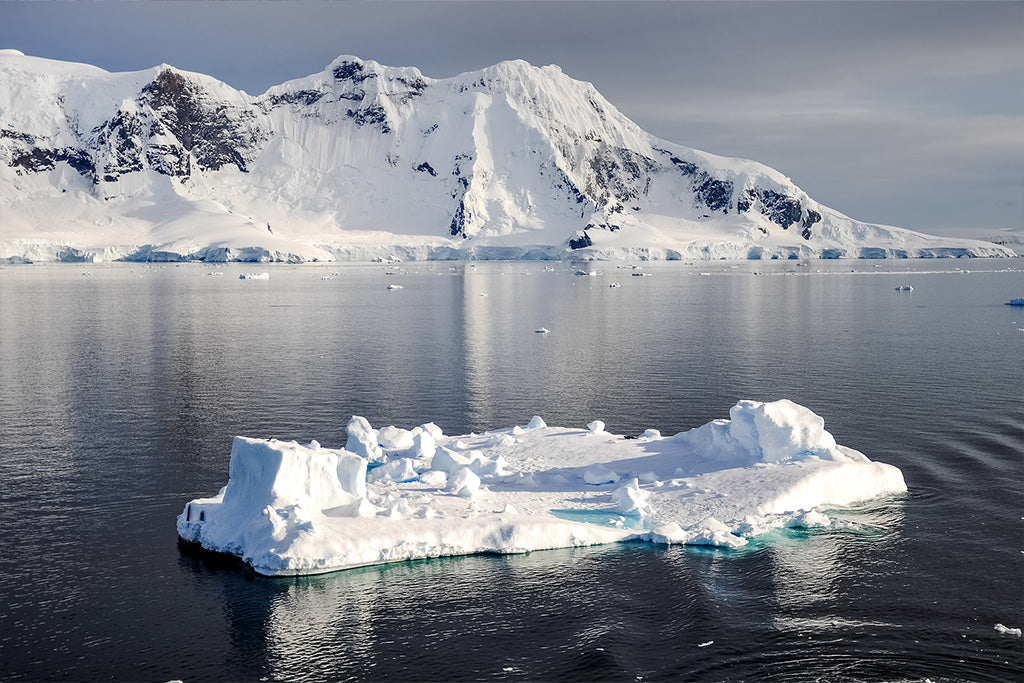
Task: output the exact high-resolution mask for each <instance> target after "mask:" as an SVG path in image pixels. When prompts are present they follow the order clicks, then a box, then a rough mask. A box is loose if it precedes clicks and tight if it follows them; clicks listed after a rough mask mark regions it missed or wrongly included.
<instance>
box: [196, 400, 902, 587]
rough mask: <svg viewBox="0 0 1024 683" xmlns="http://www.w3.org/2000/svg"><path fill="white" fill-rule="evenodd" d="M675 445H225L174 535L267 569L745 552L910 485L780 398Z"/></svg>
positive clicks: (372, 434)
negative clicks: (654, 549)
mask: <svg viewBox="0 0 1024 683" xmlns="http://www.w3.org/2000/svg"><path fill="white" fill-rule="evenodd" d="M729 415H730V419H728V420H715V421H713V422H709V423H708V424H705V425H703V426H701V427H698V428H696V429H691V430H689V431H686V432H681V433H679V434H676V435H675V436H670V437H662V436H661V434H660V433H659V432H658V431H657V430H653V429H649V430H647V431H645V432H644V433H643V435H641V436H640V437H637V438H627V437H625V436H620V435H615V434H611V433H609V432H607V431H605V429H604V427H605V425H604V423H603V422H601V421H600V420H595V421H593V422H591V423H590V424H589V425H587V428H586V429H571V428H565V427H549V426H547V425H546V424H545V422H544V420H542V419H541V418H540V417H534V418H533V420H531V421H530V423H529V424H528V425H526V426H525V427H518V426H517V427H512V428H508V429H500V430H496V431H492V432H486V433H483V434H469V435H464V436H445V435H444V434H443V433H442V431H441V429H440V428H439V427H437V425H434V424H433V423H428V424H424V425H421V426H419V427H416V428H415V429H412V430H406V429H401V428H398V427H391V426H389V427H385V428H383V429H379V430H378V429H374V428H373V427H372V426H371V425H370V423H369V422H368V421H367V420H365V419H364V418H362V417H358V416H357V417H353V418H352V420H351V421H350V422H349V425H348V442H347V444H346V447H345V448H344V449H337V450H335V449H329V448H323V447H321V446H320V444H319V443H317V442H316V441H313V442H311V443H310V444H308V445H301V444H299V443H296V442H294V441H278V440H275V439H270V440H263V439H250V438H245V437H236V438H235V441H234V445H233V447H232V450H231V463H230V472H229V480H228V484H227V486H225V487H224V488H223V489H221V490H220V492H219V493H218V494H217V495H216V496H214V497H212V498H200V499H196V500H193V501H191V502H189V503H188V504H187V505H186V506H185V509H184V510H183V511H182V513H181V515H179V516H178V523H177V526H178V533H179V535H180V536H181V537H182V538H183V539H185V540H186V541H191V542H195V543H199V544H201V545H202V546H203V547H204V548H207V549H209V550H213V551H219V552H226V553H231V554H234V555H237V556H239V557H241V558H242V559H243V560H244V561H245V562H247V563H249V564H250V565H251V566H252V567H253V568H254V569H255V570H256V571H257V572H258V573H260V574H265V575H296V574H318V573H324V572H331V571H336V570H340V569H346V568H350V567H358V566H364V565H371V564H379V563H385V562H396V561H401V560H412V559H422V558H431V557H443V556H452V555H468V554H474V553H520V552H528V551H531V550H541V549H548V548H562V547H569V546H583V545H596V544H601V543H612V542H616V541H627V540H644V541H650V542H654V543H679V544H705V545H718V546H725V547H731V548H736V547H741V546H743V545H745V544H746V543H747V542H748V539H749V538H751V537H752V536H756V535H759V534H762V533H765V532H767V531H769V530H771V529H772V528H776V527H782V526H797V527H828V526H829V525H830V524H831V520H830V519H829V518H828V517H827V516H826V515H825V514H823V513H822V511H821V510H822V509H824V508H831V507H842V506H845V505H849V504H851V503H854V502H857V501H863V500H868V499H871V498H875V497H879V496H885V495H889V494H895V493H901V492H904V491H906V490H907V487H906V484H905V483H904V481H903V475H902V473H901V472H900V471H899V470H898V469H897V468H895V467H893V466H891V465H886V464H883V463H878V462H872V461H870V460H868V458H867V457H865V456H864V455H863V454H861V453H859V452H858V451H855V450H853V449H851V448H846V447H845V446H840V445H838V444H836V442H835V439H834V438H833V437H832V435H831V434H829V432H827V431H825V429H824V420H822V418H820V417H819V416H817V415H816V414H814V413H813V412H811V411H810V410H809V409H807V408H804V407H803V406H800V405H797V404H796V403H793V402H791V401H787V400H781V401H775V402H772V403H759V402H756V401H740V402H739V403H737V404H736V405H735V406H733V407H732V409H731V410H730V411H729Z"/></svg>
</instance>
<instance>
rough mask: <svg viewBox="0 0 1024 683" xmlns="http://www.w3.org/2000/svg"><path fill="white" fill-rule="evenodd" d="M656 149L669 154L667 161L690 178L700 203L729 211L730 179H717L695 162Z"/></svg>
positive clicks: (730, 200) (730, 201) (730, 202)
mask: <svg viewBox="0 0 1024 683" xmlns="http://www.w3.org/2000/svg"><path fill="white" fill-rule="evenodd" d="M658 151H659V152H661V153H662V154H667V155H669V161H671V162H672V164H673V165H674V166H675V167H676V168H677V169H679V171H680V172H682V174H683V176H684V177H687V178H690V179H691V182H692V183H693V193H694V194H695V195H697V197H696V199H697V202H698V203H699V204H700V205H703V206H706V207H707V208H709V209H711V210H712V211H724V212H725V213H729V207H730V205H731V204H732V191H733V184H732V181H731V180H719V179H718V178H715V177H714V176H712V175H711V174H710V173H708V172H707V171H704V170H701V168H700V167H699V166H697V164H694V163H692V162H690V161H683V160H682V159H680V158H679V157H676V156H672V155H670V154H669V152H668V151H667V150H658Z"/></svg>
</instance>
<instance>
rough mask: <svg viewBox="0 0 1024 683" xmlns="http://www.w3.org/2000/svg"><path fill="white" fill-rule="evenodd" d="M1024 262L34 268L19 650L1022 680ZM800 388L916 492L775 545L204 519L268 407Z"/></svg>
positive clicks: (512, 410)
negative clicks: (848, 521) (297, 528)
mask: <svg viewBox="0 0 1024 683" xmlns="http://www.w3.org/2000/svg"><path fill="white" fill-rule="evenodd" d="M251 272H267V273H268V274H269V277H267V278H265V279H243V278H240V275H243V274H246V273H251ZM389 285H396V287H393V288H390V289H389ZM613 285H618V286H613ZM398 286H400V287H401V288H400V289H399V288H398ZM903 286H909V287H912V289H898V288H900V287H903ZM1021 296H1024V263H1022V261H1021V260H1020V259H991V260H988V259H985V260H973V259H936V260H905V261H902V260H901V261H863V260H855V261H849V260H843V261H743V262H730V261H714V262H658V263H654V262H650V263H647V262H635V263H626V262H619V263H616V262H580V263H568V262H431V263H368V264H299V265H286V264H226V265H217V266H215V265H205V264H173V263H171V264H143V263H112V264H31V265H9V266H5V267H3V268H2V269H0V679H2V680H4V681H22V680H30V681H49V680H81V681H98V680H130V681H170V680H183V681H304V680H311V681H328V680H330V681H378V680H379V681H383V680H388V681H479V680H487V681H490V680H495V681H605V680H607V681H627V680H628V681H641V680H643V681H646V680H651V681H680V680H685V681H759V680H778V681H788V680H793V681H925V680H931V681H1009V680H1021V679H1022V678H1024V640H1022V639H1021V638H1020V637H1019V636H1017V635H1014V634H1013V632H1009V633H1007V632H1003V631H1001V630H999V629H997V624H999V625H1003V626H1005V627H1007V628H1011V629H1013V628H1022V627H1024V521H1022V515H1024V309H1022V308H1019V307H1013V306H1008V305H1006V302H1008V301H1009V300H1010V299H1012V298H1015V297H1021ZM542 327H543V328H546V329H547V330H549V332H548V333H547V334H537V333H536V332H535V330H537V329H539V328H542ZM780 398H788V399H791V400H793V401H796V402H797V403H800V404H802V405H804V406H807V407H808V408H810V409H811V410H813V411H814V412H816V413H817V414H819V415H820V416H822V417H823V418H824V420H825V427H826V429H828V430H829V431H830V432H832V434H833V435H834V436H835V437H836V440H837V441H838V442H839V443H841V444H844V445H846V446H849V447H851V448H855V449H857V450H859V451H862V452H863V453H865V454H866V455H867V456H868V457H870V458H871V459H873V460H879V461H882V462H886V463H890V464H892V465H895V466H897V467H899V468H900V469H901V470H902V471H903V474H904V477H905V479H906V482H907V486H908V488H909V492H908V493H907V494H906V495H904V496H897V497H890V498H885V499H880V500H875V501H867V502H864V503H862V504H858V505H856V506H854V507H853V508H851V509H850V510H847V511H845V514H846V515H847V516H849V517H851V518H853V519H856V520H858V521H859V523H858V524H856V525H853V526H850V527H849V528H845V527H844V528H840V529H832V530H818V531H795V530H789V531H777V532H773V533H772V534H769V535H767V536H763V537H758V538H755V539H753V541H752V542H751V543H750V544H749V546H748V547H747V548H744V549H740V550H724V549H713V548H707V547H682V546H664V545H651V544H644V543H625V544H617V545H608V546H599V547H590V548H575V549H566V550H552V551H543V552H533V553H529V554H523V555H507V556H471V557H458V558H447V559H438V560H427V561H417V562H402V563H397V564H389V565H383V566H376V567H369V568H362V569H355V570H349V571H342V572H336V573H333V574H326V575H321V576H314V577H306V578H266V577H261V576H259V575H256V574H255V573H254V572H253V571H252V570H251V569H248V568H247V567H246V566H245V565H243V564H241V563H240V562H238V561H235V560H232V559H230V558H226V557H224V556H218V555H211V554H207V553H205V552H201V551H197V550H196V549H195V548H193V547H190V546H187V545H184V544H181V543H179V541H178V537H177V534H176V530H175V518H176V516H177V515H178V514H179V513H180V512H181V511H182V509H183V508H184V505H185V503H186V502H188V501H189V500H191V499H193V498H196V497H202V496H208V495H212V494H214V493H216V492H217V491H218V489H220V488H221V487H222V486H223V485H224V484H225V483H226V482H227V478H228V461H229V454H230V449H231V442H232V438H233V437H234V436H235V435H245V436H252V437H276V438H278V439H296V440H299V441H301V442H308V441H309V440H311V439H316V440H318V441H320V442H321V443H322V444H323V445H324V446H328V447H341V446H343V445H344V443H345V439H346V433H345V427H346V425H347V423H348V420H349V418H350V417H351V416H352V415H362V416H364V417H366V418H367V419H368V420H369V421H370V422H371V423H372V424H373V425H374V426H376V427H380V426H384V425H389V424H393V425H397V426H400V427H407V428H411V427H413V426H416V425H419V424H422V423H424V422H428V421H433V422H435V423H437V424H438V425H439V426H440V427H441V428H442V429H443V430H444V431H445V433H446V434H464V433H468V432H471V431H476V432H480V431H485V430H490V429H496V428H502V427H510V426H513V425H517V424H519V425H522V424H526V423H527V422H528V421H529V420H530V418H531V417H532V416H534V415H540V416H542V417H543V418H544V420H546V421H547V423H548V424H549V425H559V426H567V427H583V426H585V425H586V424H587V423H588V422H590V421H591V420H595V419H600V420H603V421H604V422H605V423H606V425H607V429H608V430H609V431H611V432H614V433H617V434H626V435H636V434H640V433H641V432H643V431H644V430H645V429H648V428H654V429H659V430H660V431H661V432H662V433H663V434H666V435H667V434H673V433H676V432H679V431H684V430H687V429H690V428H693V427H697V426H699V425H701V424H703V423H705V422H707V421H709V420H714V419H718V418H726V417H728V411H729V408H730V406H732V405H733V404H734V403H735V402H736V401H737V400H740V399H754V400H761V401H768V400H775V399H780Z"/></svg>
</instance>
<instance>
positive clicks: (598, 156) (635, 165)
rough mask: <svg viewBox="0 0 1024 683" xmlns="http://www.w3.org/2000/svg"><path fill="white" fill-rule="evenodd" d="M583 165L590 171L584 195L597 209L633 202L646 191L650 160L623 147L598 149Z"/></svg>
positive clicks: (651, 166)
mask: <svg viewBox="0 0 1024 683" xmlns="http://www.w3.org/2000/svg"><path fill="white" fill-rule="evenodd" d="M567 158H568V157H567ZM586 163H587V166H588V167H589V168H590V171H591V173H590V174H588V177H587V185H586V194H587V196H589V197H592V198H593V199H594V200H595V202H596V203H597V204H598V205H608V204H612V203H613V200H615V202H614V203H616V204H621V203H625V202H630V201H632V200H635V199H637V198H638V197H639V196H640V194H641V193H642V191H643V190H642V188H643V187H646V180H647V173H649V172H650V171H651V170H652V169H653V168H654V166H655V164H654V161H653V160H652V159H649V158H648V157H646V156H644V155H642V154H638V153H636V152H633V151H632V150H629V149H626V148H624V147H602V148H601V149H600V150H599V151H597V152H596V153H594V154H592V155H591V156H590V157H589V158H588V159H587V162H586ZM641 179H643V180H644V182H643V183H641Z"/></svg>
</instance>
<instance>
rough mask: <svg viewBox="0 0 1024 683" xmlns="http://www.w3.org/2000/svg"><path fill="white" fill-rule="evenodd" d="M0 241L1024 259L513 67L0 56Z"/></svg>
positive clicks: (277, 250)
mask: <svg viewBox="0 0 1024 683" xmlns="http://www.w3.org/2000/svg"><path fill="white" fill-rule="evenodd" d="M839 163H841V160H837V164H839ZM783 223H785V225H783ZM0 228H2V232H0V258H6V259H25V260H36V261H53V260H58V261H60V260H63V261H108V260H115V259H127V260H143V261H145V260H202V261H227V260H235V261H290V262H299V261H311V260H320V261H330V260H354V261H370V260H374V259H380V260H387V259H399V258H400V259H402V260H425V259H473V258H495V259H523V258H527V259H560V258H579V257H587V258H600V259H616V258H619V259H623V258H645V259H682V258H686V259H719V258H742V259H746V258H770V257H772V256H778V257H782V258H785V257H789V256H793V257H819V256H820V257H829V258H832V257H847V258H851V257H869V258H886V257H907V256H1012V255H1013V251H1012V250H1011V249H1010V248H1008V247H1005V246H997V245H994V244H992V243H989V242H983V241H977V240H962V239H952V238H938V237H932V236H928V235H925V234H922V233H917V232H911V231H908V230H903V229H899V228H893V227H888V226H881V225H874V224H867V223H862V222H858V221H856V220H853V219H851V218H849V217H847V216H844V215H843V214H841V213H839V212H837V211H834V210H832V209H829V208H828V207H825V206H822V205H820V204H819V203H817V202H816V201H814V200H813V199H811V198H810V197H809V196H807V194H806V193H805V192H803V191H802V190H801V189H800V188H798V187H797V186H796V185H794V184H793V182H792V181H790V179H789V178H787V177H785V176H784V175H783V174H781V173H779V172H778V171H776V170H774V169H771V168H769V167H767V166H764V165H762V164H759V163H757V162H754V161H749V160H745V159H733V158H725V157H720V156H715V155H713V154H708V153H706V152H701V151H698V150H694V149H690V148H687V147H683V146H681V145H678V144H674V143H670V142H667V141H665V140H661V139H658V138H656V137H654V136H652V135H650V134H648V133H646V132H645V131H643V130H641V129H640V128H639V127H638V126H637V125H636V124H635V123H633V122H632V121H630V120H629V119H627V118H626V117H625V116H623V115H622V114H621V113H620V112H619V111H618V110H617V109H616V108H615V107H614V106H613V105H612V104H610V103H609V102H608V101H607V100H605V99H604V98H603V97H602V96H601V95H600V93H598V92H597V90H596V89H595V88H594V87H593V85H591V84H590V83H585V82H581V81H577V80H574V79H572V78H570V77H569V76H567V75H565V74H564V73H562V71H561V70H560V69H559V68H558V67H557V66H545V67H535V66H532V65H530V64H528V63H526V62H524V61H521V60H516V61H509V62H502V63H500V64H496V65H494V66H491V67H488V68H485V69H482V70H480V71H475V72H470V73H465V74H460V75H458V76H454V77H452V78H446V79H432V78H428V77H425V76H423V75H422V74H421V73H420V72H419V71H418V70H417V69H415V68H396V67H387V66H383V65H381V64H378V63H376V62H373V61H364V60H361V59H359V58H357V57H352V56H341V57H338V58H337V59H336V60H334V61H333V62H332V63H331V64H329V65H328V66H327V67H326V68H325V69H324V70H323V71H322V72H320V73H317V74H313V75H310V76H307V77H305V78H300V79H296V80H293V81H289V82H287V83H283V84H281V85H278V86H274V87H273V88H270V89H269V90H268V91H267V92H266V93H263V94H262V95H258V96H253V95H249V94H247V93H245V92H243V91H239V90H235V89H234V88H232V87H230V86H229V85H227V84H225V83H222V82H220V81H218V80H216V79H214V78H211V77H209V76H205V75H203V74H198V73H191V72H187V71H182V70H179V69H175V68H174V67H171V66H168V65H166V64H163V65H160V66H157V67H154V68H151V69H148V70H144V71H138V72H129V73H110V72H107V71H104V70H103V69H99V68H97V67H93V66H89V65H85V64H74V63H69V62H60V61H54V60H48V59H41V58H37V57H31V56H26V55H23V54H21V53H19V52H17V51H15V50H0ZM805 233H806V234H805ZM583 236H585V237H586V239H585V240H583V241H582V242H579V241H577V242H576V243H575V244H570V241H572V240H580V239H581V238H582V237H583ZM581 245H583V246H581ZM572 246H576V247H577V248H576V249H572V248H570V247H572Z"/></svg>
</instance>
